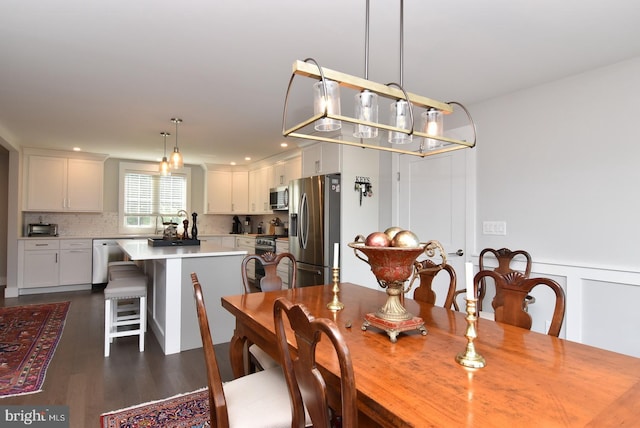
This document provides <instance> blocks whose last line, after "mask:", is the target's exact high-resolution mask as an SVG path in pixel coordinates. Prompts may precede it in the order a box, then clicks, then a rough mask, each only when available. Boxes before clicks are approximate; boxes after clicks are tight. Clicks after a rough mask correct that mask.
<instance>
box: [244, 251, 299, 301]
mask: <svg viewBox="0 0 640 428" xmlns="http://www.w3.org/2000/svg"><path fill="white" fill-rule="evenodd" d="M284 258H288V259H289V260H290V266H291V269H292V273H291V275H292V276H291V282H290V284H291V287H292V288H293V287H295V284H296V271H297V269H296V259H295V257H294V256H293V254H291V253H280V254H275V253H271V252H268V253H264V254H249V255H247V256H245V258H244V259H243V260H242V268H241V269H242V271H241V272H242V284H243V285H244V291H245V292H246V293H251V286H250V283H249V278H248V276H247V264H248V263H249V262H250V261H251V260H255V263H260V264H262V266H263V267H264V277H262V278H261V279H260V284H259V288H260V290H261V291H274V290H281V289H282V278H280V276H279V275H278V272H277V270H278V264H279V263H280V261H281V260H282V259H284Z"/></svg>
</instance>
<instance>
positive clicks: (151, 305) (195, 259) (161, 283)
mask: <svg viewBox="0 0 640 428" xmlns="http://www.w3.org/2000/svg"><path fill="white" fill-rule="evenodd" d="M117 242H118V245H119V246H120V247H121V248H122V249H123V250H124V252H125V253H126V254H127V256H128V257H129V258H130V259H131V260H140V261H144V265H145V271H146V273H147V276H148V278H149V291H148V294H147V312H148V315H149V316H148V319H149V325H150V327H151V330H152V331H153V333H154V335H155V336H156V338H157V339H158V343H159V344H160V346H161V348H162V350H163V351H164V353H165V355H168V354H175V353H178V352H181V351H186V350H189V349H195V348H199V347H201V346H202V341H201V339H200V330H199V327H198V318H197V316H196V305H195V300H194V298H193V285H192V283H191V273H192V272H195V273H196V274H197V275H198V279H199V280H200V283H201V284H202V292H203V295H204V299H205V304H206V305H207V312H208V314H209V323H210V328H211V334H212V336H213V342H214V343H225V342H229V341H230V340H231V337H232V336H233V329H234V327H235V318H234V317H233V316H232V315H231V314H230V313H229V312H227V311H225V310H224V309H222V306H221V303H220V299H221V298H222V297H223V296H231V295H237V294H242V292H243V286H242V278H241V276H240V264H241V263H242V259H243V258H244V256H245V255H246V254H247V253H246V251H238V250H235V249H232V248H228V247H221V246H219V245H216V244H214V243H212V242H208V241H201V244H200V245H199V246H170V247H153V246H150V245H148V242H147V240H146V239H127V240H118V241H117Z"/></svg>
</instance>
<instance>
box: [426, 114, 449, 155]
mask: <svg viewBox="0 0 640 428" xmlns="http://www.w3.org/2000/svg"><path fill="white" fill-rule="evenodd" d="M443 117H444V115H443V114H442V112H441V111H440V110H436V109H429V110H427V111H425V112H424V113H422V128H421V129H422V132H424V133H425V134H429V135H434V136H436V137H442V136H443V135H444V126H443ZM424 142H425V146H426V149H427V150H433V149H436V148H438V147H440V146H442V141H440V140H435V139H433V138H425V139H424Z"/></svg>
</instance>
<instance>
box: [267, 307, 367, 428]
mask: <svg viewBox="0 0 640 428" xmlns="http://www.w3.org/2000/svg"><path fill="white" fill-rule="evenodd" d="M273 314H274V321H275V329H276V337H277V340H278V347H279V349H280V354H281V359H282V364H283V368H284V373H285V378H286V380H287V386H288V388H289V393H290V396H291V401H292V404H293V423H292V427H303V426H304V406H306V409H307V411H308V413H309V416H310V417H311V421H312V422H313V426H314V427H316V428H317V427H323V428H325V427H326V428H329V427H330V426H331V410H330V408H329V403H328V396H327V387H326V383H325V380H324V378H323V377H322V374H321V372H320V370H319V369H318V367H317V365H316V354H315V353H316V345H317V344H318V342H319V341H320V339H321V337H322V336H325V337H326V338H328V340H329V342H330V343H331V345H332V346H333V349H335V352H336V355H337V357H338V362H339V365H340V394H341V406H342V409H340V411H339V413H340V414H341V415H342V427H344V428H355V427H357V426H358V409H357V403H356V383H355V375H354V373H353V366H352V364H351V354H350V352H349V348H348V346H347V344H346V342H345V340H344V337H343V336H342V333H341V332H340V329H339V328H338V326H337V325H336V324H335V323H334V322H333V321H332V320H330V319H328V318H315V317H314V316H313V315H311V314H310V313H309V311H308V310H307V308H306V307H305V306H304V305H300V304H293V303H291V302H290V301H289V300H287V299H286V298H284V297H280V298H278V299H277V300H276V301H275V303H274V307H273ZM285 316H286V318H287V319H288V321H289V325H290V326H291V329H292V330H293V332H294V336H295V344H294V346H295V348H296V351H295V353H294V352H292V350H291V348H290V346H289V343H288V341H287V329H286V327H285Z"/></svg>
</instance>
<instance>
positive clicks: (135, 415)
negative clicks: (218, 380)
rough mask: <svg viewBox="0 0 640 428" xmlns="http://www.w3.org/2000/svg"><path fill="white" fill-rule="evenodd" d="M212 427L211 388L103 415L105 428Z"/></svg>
mask: <svg viewBox="0 0 640 428" xmlns="http://www.w3.org/2000/svg"><path fill="white" fill-rule="evenodd" d="M208 426H209V391H208V389H207V388H203V389H199V390H197V391H193V392H189V393H187V394H180V395H175V396H173V397H170V398H166V399H164V400H158V401H152V402H150V403H144V404H138V405H137V406H133V407H128V408H126V409H121V410H116V411H113V412H109V413H103V414H102V415H100V427H101V428H142V427H144V428H200V427H208Z"/></svg>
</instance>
